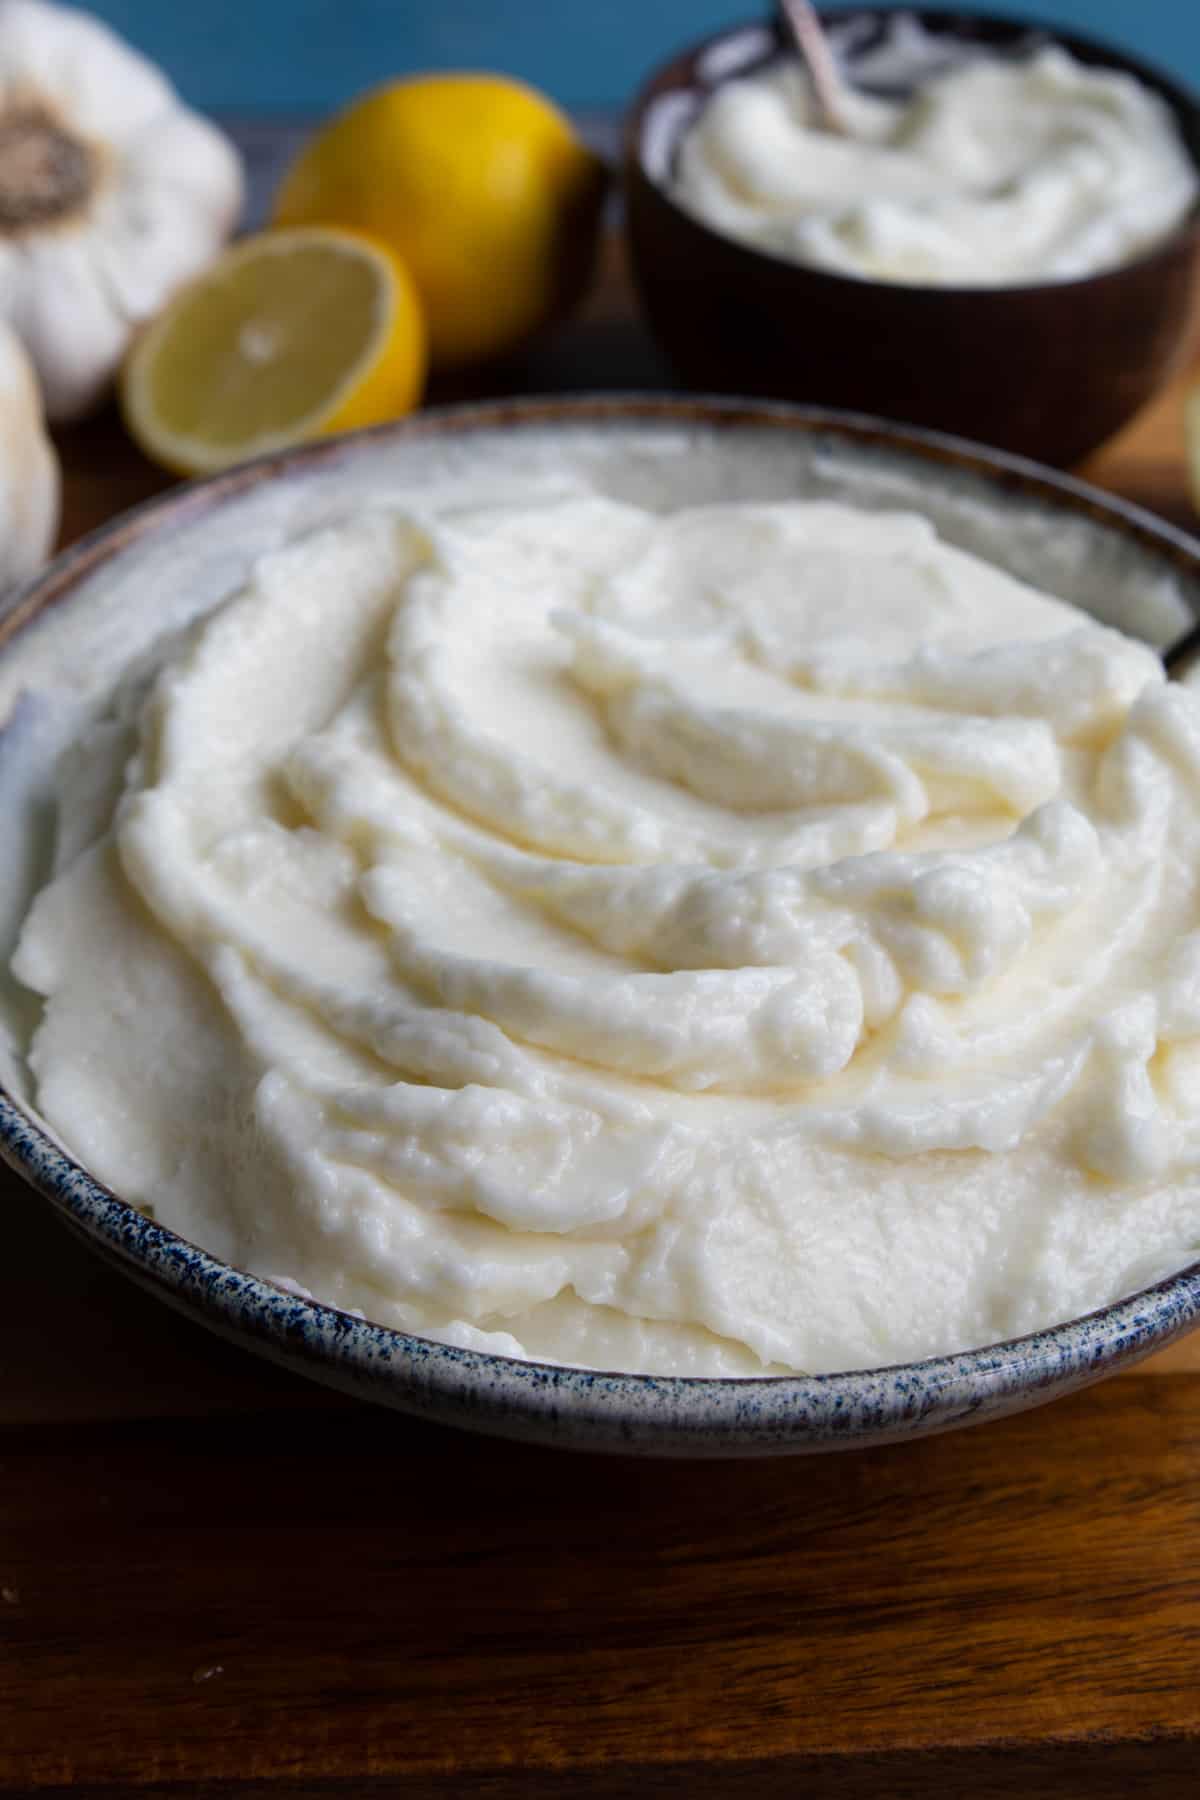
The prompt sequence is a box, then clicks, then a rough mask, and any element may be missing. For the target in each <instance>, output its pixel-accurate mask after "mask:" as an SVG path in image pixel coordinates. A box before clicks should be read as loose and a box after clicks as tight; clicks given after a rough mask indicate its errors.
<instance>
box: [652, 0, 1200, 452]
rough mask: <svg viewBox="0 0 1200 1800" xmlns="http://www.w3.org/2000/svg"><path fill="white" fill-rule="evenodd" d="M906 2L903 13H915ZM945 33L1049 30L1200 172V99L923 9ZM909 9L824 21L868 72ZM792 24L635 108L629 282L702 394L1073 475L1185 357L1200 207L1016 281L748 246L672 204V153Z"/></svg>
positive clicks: (1020, 27)
mask: <svg viewBox="0 0 1200 1800" xmlns="http://www.w3.org/2000/svg"><path fill="white" fill-rule="evenodd" d="M906 10H907V9H906ZM913 11H914V12H915V15H916V16H917V17H918V18H919V19H920V20H921V21H922V22H923V24H924V26H925V28H926V29H927V30H928V31H929V32H930V33H933V34H935V35H950V36H953V37H954V38H956V39H959V40H963V41H966V42H969V43H971V44H979V45H980V46H981V47H985V48H988V49H991V50H999V51H1015V50H1018V49H1021V48H1024V47H1028V46H1032V45H1033V44H1034V43H1036V42H1037V41H1039V40H1042V41H1044V40H1045V39H1046V38H1048V37H1051V36H1052V37H1053V39H1054V41H1055V42H1057V43H1059V44H1063V45H1065V46H1066V47H1067V49H1068V50H1070V51H1071V53H1072V54H1073V55H1074V56H1076V57H1078V58H1079V60H1080V61H1081V62H1085V63H1099V64H1102V65H1103V66H1105V67H1109V68H1116V69H1123V70H1125V71H1127V72H1128V73H1130V74H1132V75H1135V76H1137V78H1138V79H1139V80H1140V81H1142V82H1144V83H1145V85H1146V86H1147V87H1150V88H1152V89H1155V90H1157V92H1158V93H1160V94H1161V95H1162V96H1163V97H1164V98H1165V99H1166V101H1167V103H1168V104H1169V105H1170V107H1171V109H1172V111H1173V112H1174V114H1175V117H1176V119H1177V121H1178V123H1179V127H1180V130H1181V131H1182V133H1183V137H1184V140H1185V142H1186V143H1187V145H1188V148H1189V149H1190V151H1191V153H1192V155H1193V157H1194V158H1195V159H1196V161H1197V163H1198V164H1200V103H1198V102H1197V100H1196V98H1195V97H1194V96H1193V95H1191V94H1189V93H1187V92H1185V91H1184V89H1183V88H1181V87H1180V86H1178V85H1177V84H1176V83H1175V82H1173V81H1170V80H1168V79H1167V78H1166V77H1165V76H1163V75H1160V74H1159V73H1157V72H1156V71H1155V70H1153V69H1149V68H1146V67H1145V66H1144V65H1142V64H1141V63H1139V62H1137V61H1135V60H1134V59H1133V58H1132V57H1129V56H1126V55H1124V54H1122V53H1120V52H1117V51H1115V50H1112V49H1109V48H1107V47H1105V46H1103V45H1101V44H1097V43H1093V42H1092V41H1091V40H1089V39H1086V38H1081V37H1078V36H1074V35H1072V34H1068V33H1065V32H1059V31H1054V32H1052V33H1051V32H1049V31H1048V30H1047V31H1042V30H1041V29H1040V28H1038V27H1034V26H1030V25H1027V24H1023V23H1020V22H1017V21H1015V20H1012V19H992V18H985V17H978V16H975V15H966V14H959V13H952V12H940V11H936V10H929V9H925V8H915V9H913ZM894 17H895V14H894V13H889V12H888V11H887V10H886V9H882V8H872V7H863V8H856V9H855V10H853V11H852V12H849V13H840V12H839V13H837V14H834V15H831V17H830V19H829V21H828V24H829V27H830V31H831V35H832V37H833V40H834V43H835V44H836V45H838V46H840V53H841V54H842V55H843V57H844V61H845V65H846V67H847V69H848V71H849V73H850V74H851V76H853V70H854V64H855V59H856V57H857V56H859V55H861V54H863V53H864V52H865V51H867V50H869V49H870V47H871V45H872V43H877V42H878V39H879V35H880V33H881V32H882V31H883V29H884V27H885V24H886V21H887V20H888V19H889V18H892V19H894ZM782 47H783V32H782V28H781V27H780V26H779V25H778V24H767V23H758V24H753V25H744V26H737V27H734V28H732V29H731V30H728V31H725V32H722V33H721V34H720V35H718V36H716V37H712V38H709V39H707V40H706V41H705V42H704V43H702V44H699V45H697V46H696V47H695V48H693V49H690V50H686V51H684V52H683V53H682V54H681V55H679V56H677V57H675V58H674V59H673V60H672V61H670V62H669V63H667V64H666V65H665V66H664V67H663V68H661V69H659V70H658V71H657V72H656V73H655V74H654V75H652V76H651V77H650V79H649V81H648V82H647V83H646V85H645V87H644V88H643V89H642V91H641V93H640V95H639V96H638V98H637V100H636V102H635V103H634V106H633V109H632V111H631V113H630V115H629V118H628V121H627V125H626V132H625V148H624V172H625V192H626V199H627V205H628V215H629V241H630V252H631V256H632V263H633V273H634V277H635V280H636V284H637V287H638V289H639V292H640V294H641V298H642V302H643V305H644V307H645V311H646V314H647V317H648V319H649V322H650V325H651V328H652V329H653V331H654V334H655V336H656V337H657V339H658V341H659V344H660V346H661V347H662V349H663V350H664V351H665V352H666V353H667V355H668V356H669V357H670V359H671V360H672V362H673V363H674V364H675V365H676V367H677V369H678V370H679V372H680V374H681V375H682V377H683V378H684V380H685V381H686V382H688V383H689V384H690V385H692V386H696V387H700V388H705V389H708V390H712V391H718V392H726V393H746V394H765V395H773V396H776V397H778V398H780V399H786V400H798V401H801V402H805V403H809V404H814V403H815V404H820V405H830V406H844V407H853V408H862V409H864V410H869V411H871V412H873V413H882V414H884V415H885V416H886V417H888V418H890V419H897V420H904V421H906V422H908V423H910V424H915V425H924V426H932V427H934V428H936V429H938V430H943V431H953V432H959V433H961V434H962V435H964V436H969V437H971V438H975V439H977V440H979V441H980V442H983V443H989V444H996V445H998V446H999V447H1000V448H1002V449H1007V450H1015V451H1018V452H1020V453H1021V454H1023V455H1026V456H1036V457H1038V458H1040V460H1041V461H1043V462H1048V463H1053V464H1055V465H1057V466H1060V467H1065V466H1067V465H1068V464H1071V463H1074V462H1077V461H1078V460H1079V459H1080V458H1081V457H1083V456H1085V455H1086V454H1087V452H1088V451H1090V450H1092V449H1094V448H1095V446H1096V445H1097V444H1100V443H1102V442H1103V441H1104V439H1105V438H1108V437H1110V436H1111V435H1112V433H1113V432H1115V431H1116V430H1117V429H1118V428H1119V427H1120V426H1121V425H1123V424H1124V423H1125V421H1126V420H1127V419H1129V418H1131V417H1132V415H1133V414H1134V413H1135V412H1136V411H1137V410H1138V408H1139V407H1140V406H1142V404H1143V403H1144V402H1145V401H1146V400H1148V399H1149V398H1150V396H1151V395H1152V394H1153V393H1154V392H1155V390H1156V389H1157V388H1158V387H1160V386H1161V384H1162V383H1163V381H1164V380H1165V379H1166V378H1167V376H1168V375H1169V374H1170V373H1171V371H1172V369H1173V368H1174V367H1176V366H1177V364H1178V363H1179V361H1180V360H1181V358H1182V357H1183V356H1184V355H1186V351H1187V345H1188V338H1189V327H1190V324H1191V321H1192V319H1193V317H1194V315H1195V307H1196V300H1197V288H1198V284H1200V205H1197V206H1194V207H1193V208H1192V210H1191V212H1190V214H1189V215H1188V217H1187V219H1186V220H1185V221H1184V222H1183V224H1182V225H1181V226H1180V227H1179V229H1178V230H1176V231H1175V232H1174V233H1173V234H1172V235H1171V236H1170V237H1169V238H1168V239H1167V240H1166V241H1164V242H1163V243H1161V244H1159V245H1158V246H1157V247H1156V248H1154V249H1153V250H1151V251H1149V252H1148V253H1147V254H1145V255H1143V256H1141V257H1139V258H1138V259H1137V260H1136V261H1134V262H1131V263H1128V264H1126V265H1125V266H1124V267H1123V268H1118V269H1112V270H1109V271H1107V272H1105V273H1102V274H1097V275H1091V276H1088V277H1086V278H1085V279H1082V280H1077V281H1065V282H1055V283H1042V284H1039V285H1035V286H1026V287H1007V288H950V287H908V286H904V285H901V284H900V283H892V282H886V283H885V282H873V281H867V280H862V279H859V278H856V277H853V276H847V275H838V274H830V273H828V272H826V271H823V270H820V269H809V268H802V267H800V266H799V265H797V264H795V263H791V262H787V261H785V260H784V259H782V258H780V257H777V256H773V255H771V254H769V253H768V252H766V251H762V250H757V249H753V248H751V247H750V246H748V245H745V244H739V243H735V242H734V240H733V239H732V238H729V237H725V236H723V235H722V234H721V233H720V232H718V231H715V230H712V229H710V228H709V227H708V226H707V225H704V224H702V223H701V222H700V221H699V220H698V219H696V218H693V217H692V215H691V214H690V213H687V212H685V211H684V210H683V208H682V207H680V206H678V205H677V204H676V202H675V201H674V200H673V199H672V198H671V196H670V194H669V192H668V188H667V183H668V177H669V173H670V169H671V165H672V159H673V156H674V153H675V148H676V146H677V144H678V142H679V139H680V136H681V134H682V132H683V131H684V130H685V129H686V127H687V126H688V124H689V123H690V122H691V121H692V120H693V119H694V118H695V116H696V114H697V112H698V111H699V109H700V108H701V107H702V106H703V105H704V103H705V101H706V100H707V98H708V97H709V96H710V95H711V94H712V92H713V91H714V89H715V88H717V87H718V86H720V85H721V84H722V83H723V82H726V81H728V80H730V79H731V78H733V77H735V76H740V75H745V74H747V73H749V72H750V71H752V70H754V69H756V68H760V67H762V66H763V65H764V64H766V63H769V62H770V61H772V60H773V59H774V58H775V57H777V56H778V55H780V53H781V50H782Z"/></svg>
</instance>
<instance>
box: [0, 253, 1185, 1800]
mask: <svg viewBox="0 0 1200 1800" xmlns="http://www.w3.org/2000/svg"><path fill="white" fill-rule="evenodd" d="M498 379H503V380H504V381H505V382H506V383H507V384H511V385H512V386H514V387H516V386H520V387H523V388H525V389H527V390H536V389H547V388H565V387H597V386H606V387H637V386H661V385H663V384H664V382H665V380H666V379H667V378H666V376H665V372H664V371H663V369H662V366H661V365H660V364H659V362H658V360H657V358H656V356H655V354H654V352H653V350H652V348H651V347H650V345H649V344H648V343H647V342H646V340H645V338H644V337H643V336H642V334H641V332H640V331H639V329H638V328H637V326H636V325H635V323H634V322H633V319H632V313H631V308H630V303H629V298H628V293H627V290H626V288H625V286H624V283H623V277H622V271H621V266H620V254H619V249H618V248H615V247H614V249H613V250H612V251H611V253H610V256H609V259H608V261H607V263H606V267H605V273H604V279H603V280H602V281H601V283H600V284H599V286H598V289H597V292H596V295H595V297H594V299H593V302H592V304H591V306H590V308H589V310H588V312H587V313H586V314H585V315H584V316H583V318H582V319H581V320H580V321H578V322H577V323H576V324H575V325H574V326H573V327H572V328H570V329H569V330H568V331H566V332H564V333H563V334H562V335H561V336H560V337H559V339H558V340H557V341H556V342H554V343H553V344H552V345H550V346H548V347H547V348H546V350H544V351H543V352H542V353H541V354H540V355H539V357H538V358H537V359H536V360H534V361H530V362H528V363H526V364H525V365H523V366H522V367H521V368H519V369H512V370H509V371H507V372H506V373H505V375H504V376H503V377H501V378H498ZM1181 394H1182V386H1176V388H1174V389H1173V390H1171V391H1170V392H1168V393H1167V394H1166V395H1165V396H1164V397H1163V398H1162V399H1161V400H1160V401H1159V402H1158V403H1157V404H1156V405H1155V406H1154V407H1153V408H1152V409H1151V410H1150V412H1149V413H1147V414H1146V415H1145V416H1144V417H1143V418H1142V419H1141V420H1139V421H1138V422H1137V423H1136V424H1135V426H1134V427H1133V428H1131V429H1130V430H1129V431H1128V432H1127V433H1125V434H1124V436H1123V437H1122V438H1121V439H1120V440H1119V441H1118V442H1117V443H1116V444H1114V445H1112V446H1111V447H1110V448H1109V449H1108V450H1107V451H1106V452H1105V453H1104V454H1103V455H1102V456H1101V457H1099V458H1097V459H1096V460H1095V461H1094V463H1093V465H1092V466H1091V467H1090V468H1089V469H1088V471H1087V473H1088V474H1089V475H1090V476H1091V477H1092V478H1093V479H1095V480H1097V481H1099V482H1100V483H1101V484H1102V485H1105V486H1108V487H1111V488H1113V489H1115V490H1116V491H1119V492H1122V493H1125V494H1128V495H1130V496H1132V497H1133V498H1136V499H1138V500H1139V501H1141V502H1143V503H1144V504H1146V505H1149V506H1151V507H1154V508H1155V509H1157V510H1158V511H1160V512H1162V513H1164V514H1165V515H1166V516H1168V517H1170V518H1172V519H1174V520H1175V521H1176V522H1178V523H1180V524H1185V525H1187V524H1192V523H1195V520H1194V516H1193V514H1192V511H1191V507H1190V504H1189V501H1188V498H1187V494H1186V490H1185V484H1184V481H1183V474H1182V458H1181V438H1180V404H1181ZM61 448H62V452H63V456H64V461H65V464H66V467H67V470H68V482H67V495H66V517H65V535H66V536H67V537H68V538H71V537H74V536H77V535H79V534H80V533H81V532H83V531H86V530H88V529H90V528H91V527H93V526H94V525H97V524H99V523H100V522H102V521H103V520H104V519H105V518H107V517H109V516H110V515H111V514H112V513H113V512H115V511H118V510H120V509H121V508H123V507H125V506H128V505H131V504H134V503H135V502H137V501H138V500H141V499H144V498H146V497H147V496H148V495H150V494H152V493H154V492H157V491H159V490H160V489H161V488H162V487H163V486H165V485H166V483H165V480H164V478H163V477H162V476H161V475H159V474H158V473H157V472H156V471H154V470H153V469H152V468H151V467H150V466H149V465H148V464H146V463H144V462H143V461H142V460H141V459H140V458H139V457H138V456H137V455H136V453H135V452H134V451H133V450H132V449H131V448H130V447H129V445H128V444H127V443H126V442H125V441H124V439H123V438H122V436H121V433H120V430H119V428H118V426H117V424H116V422H115V420H114V419H112V418H111V417H109V418H102V419H100V420H98V421H96V422H94V423H92V424H90V425H88V426H86V427H83V428H80V429H79V430H77V431H74V432H72V433H71V434H69V435H67V436H64V437H63V439H62V440H61ZM0 1206H3V1208H4V1209H5V1223H6V1227H7V1229H6V1232H5V1235H4V1239H3V1242H4V1252H3V1255H2V1256H0V1373H2V1379H0V1793H11V1794H38V1795H40V1796H46V1795H53V1794H70V1795H72V1796H78V1795H85V1796H97V1797H100V1800H113V1797H116V1796H126V1795H136V1796H140V1797H143V1800H148V1797H149V1796H171V1797H172V1800H181V1797H184V1796H187V1797H192V1800H200V1797H201V1796H203V1797H204V1800H217V1797H218V1796H220V1797H222V1800H223V1797H225V1796H233V1797H238V1800H242V1797H249V1796H272V1797H277V1796H287V1797H289V1800H310V1797H311V1800H317V1796H321V1797H322V1800H328V1797H330V1796H346V1797H349V1796H370V1797H372V1800H373V1797H374V1796H380V1795H391V1794H396V1795H403V1796H406V1797H410V1796H430V1797H433V1796H438V1797H439V1800H452V1797H456V1796H460V1795H461V1796H487V1797H488V1800H523V1797H524V1796H534V1797H541V1796H557V1795H567V1796H576V1795H577V1796H579V1797H580V1800H617V1797H622V1800H623V1797H624V1796H629V1795H633V1794H639V1795H646V1796H650V1797H652V1800H653V1797H655V1796H660V1795H661V1796H666V1795H672V1796H673V1795H687V1796H696V1797H707V1796H724V1795H734V1794H736V1795H737V1796H739V1797H741V1800H759V1797H764V1800H765V1797H767V1796H770V1797H771V1800H774V1797H775V1796H789V1797H791V1796H796V1795H806V1796H807V1795H818V1796H821V1795H826V1794H828V1795H830V1796H839V1797H845V1796H853V1797H856V1800H857V1797H859V1796H871V1797H872V1800H876V1797H878V1800H907V1797H909V1796H916V1795H918V1794H919V1795H922V1796H925V1795H934V1796H943V1795H945V1796H958V1795H964V1796H965V1795H970V1796H972V1797H975V1800H988V1797H990V1796H997V1797H999V1796H1005V1797H1009V1796H1034V1797H1038V1796H1042V1795H1046V1796H1049V1795H1051V1794H1053V1795H1054V1796H1055V1797H1056V1800H1057V1797H1060V1796H1068V1797H1070V1796H1076V1795H1078V1796H1089V1797H1091V1796H1096V1797H1099V1800H1104V1797H1106V1796H1110V1795H1111V1796H1116V1795H1118V1794H1119V1795H1130V1794H1135V1795H1146V1796H1154V1797H1155V1800H1159V1797H1163V1796H1173V1795H1176V1794H1178V1795H1189V1796H1190V1795H1194V1794H1195V1793H1196V1791H1197V1786H1198V1781H1197V1769H1198V1768H1200V1557H1198V1546H1200V1334H1198V1335H1197V1337H1194V1338H1193V1339H1191V1340H1189V1341H1186V1342H1184V1343H1183V1344H1180V1345H1177V1346H1175V1347H1174V1348H1173V1349H1172V1350H1170V1351H1168V1352H1165V1353H1164V1354H1162V1355H1160V1356H1159V1357H1157V1358H1155V1359H1154V1360H1153V1361H1151V1362H1150V1363H1147V1364H1144V1365H1142V1366H1141V1367H1140V1368H1139V1369H1137V1370H1135V1371H1133V1372H1131V1373H1129V1374H1126V1375H1123V1376H1121V1377H1119V1378H1117V1379H1115V1380H1113V1381H1110V1382H1108V1383H1105V1384H1103V1385H1101V1386H1099V1387H1096V1388H1093V1389H1091V1390H1089V1391H1087V1392H1085V1393H1083V1394H1081V1395H1078V1396H1076V1397H1074V1398H1072V1399H1070V1400H1067V1401H1063V1402H1060V1403H1058V1404H1057V1405H1055V1406H1053V1407H1049V1408H1047V1409H1045V1410H1043V1411H1039V1412H1033V1413H1029V1414H1025V1415H1023V1416H1021V1417H1019V1418H1015V1419H1010V1420H1007V1421H1004V1422H1001V1423H998V1424H993V1425H989V1426H986V1427H984V1428H983V1429H980V1430H976V1431H968V1432H962V1433H957V1434H954V1435H952V1436H949V1437H945V1438H940V1439H933V1440H929V1441H927V1442H923V1443H917V1444H910V1445H906V1446H902V1447H898V1448H895V1449H888V1450H878V1451H872V1452H869V1453H866V1454H859V1455H844V1456H837V1457H829V1458H818V1459H811V1460H804V1461H796V1462H786V1461H785V1462H780V1463H774V1464H770V1463H745V1464H736V1463H735V1464H722V1465H712V1466H691V1465H670V1464H663V1465H657V1464H642V1463H637V1462H633V1461H624V1460H620V1459H616V1460H600V1459H593V1458H584V1457H572V1456H567V1455H561V1454H555V1453H552V1452H547V1451H540V1450H533V1449H527V1448H520V1447H516V1446H512V1445H506V1444H501V1443H494V1442H491V1441H489V1440H486V1439H481V1438H479V1439H477V1438H471V1437H467V1436H464V1435H456V1434H453V1433H450V1432H443V1431H438V1430H435V1429H433V1428H430V1427H422V1426H417V1425H415V1424H411V1423H409V1422H408V1421H406V1420H405V1419H403V1418H401V1417H399V1416H394V1415H391V1414H388V1413H384V1412H379V1411H374V1410H372V1409H369V1408H365V1407H361V1406H357V1405H355V1404H353V1403H352V1402H350V1401H347V1400H344V1399H342V1398H340V1397H338V1396H335V1395H332V1394H328V1393H326V1392H324V1391H323V1390H321V1389H318V1388H315V1387H311V1386H309V1385H307V1384H305V1383H303V1382H301V1381H300V1380H299V1379H297V1378H294V1377H292V1376H289V1375H285V1374H284V1373H282V1372H280V1371H277V1370H275V1369H272V1368H270V1367H268V1366H267V1365H266V1364H262V1363H258V1362H255V1361H253V1360H252V1359H250V1358H249V1357H247V1356H246V1355H244V1354H243V1353H242V1352H240V1351H237V1350H235V1349H233V1348H231V1347H229V1346H228V1345H225V1344H223V1343H221V1342H219V1341H218V1340H217V1339H215V1338H212V1337H209V1336H208V1335H207V1334H206V1333H204V1332H202V1331H201V1330H199V1329H198V1328H197V1327H195V1326H192V1325H190V1324H188V1323H186V1322H184V1321H182V1320H180V1319H178V1318H176V1317H175V1316H174V1315H173V1314H171V1313H170V1312H168V1311H167V1310H166V1309H164V1308H162V1307H161V1306H160V1305H159V1304H158V1303H157V1302H156V1301H154V1300H152V1299H151V1298H149V1297H148V1296H145V1295H143V1294H141V1293H140V1292H138V1291H137V1290H135V1289H134V1288H132V1287H131V1286H129V1285H128V1284H126V1283H124V1282H123V1281H121V1280H120V1278H119V1277H117V1276H116V1275H114V1274H112V1273H110V1272H109V1271H108V1270H107V1269H104V1268H102V1267H101V1266H100V1264H99V1263H98V1262H95V1261H94V1260H93V1259H92V1258H91V1257H90V1256H89V1255H88V1254H87V1252H86V1251H85V1250H84V1249H82V1248H81V1247H80V1246H78V1245H77V1244H76V1243H75V1242H74V1241H73V1240H71V1239H69V1238H68V1237H67V1235H66V1234H65V1232H63V1230H62V1229H61V1227H60V1226H59V1225H58V1224H57V1223H56V1222H55V1221H54V1220H53V1219H52V1218H51V1217H50V1215H49V1213H48V1211H47V1209H46V1208H45V1207H44V1206H43V1204H42V1203H41V1202H40V1201H38V1200H37V1199H36V1198H35V1197H34V1196H33V1195H32V1194H30V1193H29V1192H28V1191H27V1190H26V1189H24V1188H23V1187H22V1186H21V1185H20V1184H19V1183H18V1182H16V1181H15V1180H12V1179H11V1178H5V1177H2V1176H0Z"/></svg>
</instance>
